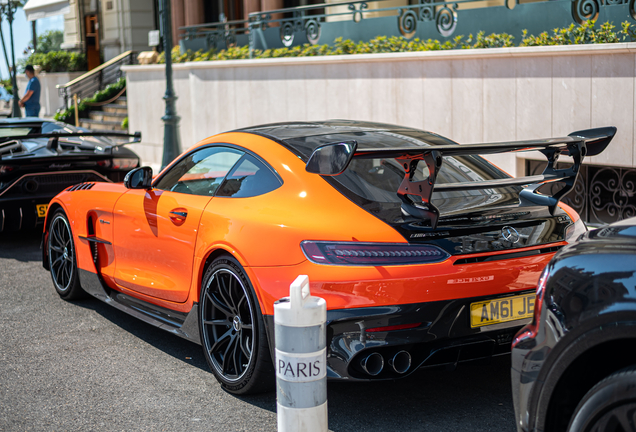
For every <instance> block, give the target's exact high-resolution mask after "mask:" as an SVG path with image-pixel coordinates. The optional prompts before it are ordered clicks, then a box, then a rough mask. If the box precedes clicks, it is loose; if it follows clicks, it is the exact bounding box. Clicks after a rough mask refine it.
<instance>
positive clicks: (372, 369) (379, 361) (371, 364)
mask: <svg viewBox="0 0 636 432" xmlns="http://www.w3.org/2000/svg"><path fill="white" fill-rule="evenodd" d="M360 366H361V367H362V370H364V371H365V372H366V373H368V374H369V375H371V376H376V375H378V374H379V373H380V372H382V369H384V357H382V355H381V354H379V353H377V352H376V353H371V354H369V355H368V356H366V357H364V358H363V359H362V360H361V361H360Z"/></svg>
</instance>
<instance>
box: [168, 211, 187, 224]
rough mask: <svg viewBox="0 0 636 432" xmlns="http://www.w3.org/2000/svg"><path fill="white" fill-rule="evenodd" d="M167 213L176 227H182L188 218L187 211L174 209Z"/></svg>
mask: <svg viewBox="0 0 636 432" xmlns="http://www.w3.org/2000/svg"><path fill="white" fill-rule="evenodd" d="M169 213H170V221H171V222H172V223H173V224H175V225H177V226H180V225H183V224H184V223H185V220H186V218H187V217H188V211H187V210H186V209H184V208H176V209H173V210H171V211H170V212H169Z"/></svg>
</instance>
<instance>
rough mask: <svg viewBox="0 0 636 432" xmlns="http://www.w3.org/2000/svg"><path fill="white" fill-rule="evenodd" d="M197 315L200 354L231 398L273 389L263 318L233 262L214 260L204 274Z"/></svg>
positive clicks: (243, 278)
mask: <svg viewBox="0 0 636 432" xmlns="http://www.w3.org/2000/svg"><path fill="white" fill-rule="evenodd" d="M199 314H200V315H199V329H200V333H201V342H202V343H201V345H203V353H204V355H205V358H206V360H207V362H208V365H209V366H210V369H211V370H212V373H214V376H215V377H216V378H217V380H218V381H219V382H220V383H221V385H222V387H223V388H224V389H226V390H227V391H229V392H230V393H234V394H249V393H259V392H263V391H268V390H270V389H271V388H273V383H274V371H273V366H272V361H271V356H270V353H269V349H268V345H267V336H266V334H265V327H264V324H263V316H262V314H261V311H260V307H259V305H258V303H257V300H256V297H255V296H254V295H253V290H252V286H251V284H250V282H249V280H248V279H247V276H246V275H245V272H244V271H243V269H242V268H241V266H240V264H239V263H238V262H236V260H234V259H233V258H232V257H229V256H228V257H225V256H223V257H221V258H217V259H216V260H215V261H214V262H213V263H212V264H211V265H210V267H209V268H208V269H207V271H206V273H205V276H204V277H203V284H202V287H201V298H200V303H199Z"/></svg>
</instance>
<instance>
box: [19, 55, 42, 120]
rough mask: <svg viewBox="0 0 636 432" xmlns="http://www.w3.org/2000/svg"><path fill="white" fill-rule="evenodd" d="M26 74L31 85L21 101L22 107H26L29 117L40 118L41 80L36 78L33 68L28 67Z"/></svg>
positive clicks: (25, 69) (25, 70)
mask: <svg viewBox="0 0 636 432" xmlns="http://www.w3.org/2000/svg"><path fill="white" fill-rule="evenodd" d="M24 72H26V76H27V78H28V79H29V83H28V84H27V87H26V92H25V93H24V96H23V97H22V99H20V106H21V107H24V110H25V111H26V116H27V117H38V116H39V115H40V80H39V79H37V78H36V76H35V71H34V70H33V66H31V65H27V66H26V67H25V68H24Z"/></svg>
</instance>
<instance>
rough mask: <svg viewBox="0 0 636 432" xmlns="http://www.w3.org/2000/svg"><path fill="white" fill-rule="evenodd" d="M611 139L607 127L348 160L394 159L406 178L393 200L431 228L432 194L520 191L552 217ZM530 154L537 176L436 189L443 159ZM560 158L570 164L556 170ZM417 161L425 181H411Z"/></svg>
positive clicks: (358, 153)
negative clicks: (554, 186)
mask: <svg viewBox="0 0 636 432" xmlns="http://www.w3.org/2000/svg"><path fill="white" fill-rule="evenodd" d="M615 134H616V128H615V127H613V126H610V127H602V128H595V129H587V130H581V131H577V132H572V133H571V134H569V135H568V136H567V137H560V138H549V139H540V140H530V141H513V142H500V143H482V144H463V145H445V146H431V147H423V148H413V147H410V148H382V149H360V148H356V150H355V152H354V154H353V158H373V159H375V158H395V159H396V160H397V161H398V162H399V163H401V164H402V167H403V168H404V171H405V177H404V179H403V180H402V183H401V184H400V187H399V188H398V191H397V195H398V196H399V197H400V199H401V200H402V209H403V210H404V211H405V212H406V213H408V214H409V215H411V216H413V217H415V218H418V219H423V220H429V221H430V224H431V226H432V227H433V228H435V227H436V226H437V222H438V220H439V210H438V209H437V208H436V207H435V206H434V205H433V204H432V203H431V197H432V195H433V190H436V191H440V192H442V191H461V190H474V189H490V188H501V187H507V186H525V188H524V189H523V190H522V191H521V193H520V194H519V198H520V200H521V204H520V205H521V206H528V205H539V206H546V207H548V209H549V210H550V212H551V213H552V214H554V211H555V210H556V207H557V205H558V203H559V201H560V200H561V199H562V198H563V197H564V196H565V195H566V194H567V193H569V192H570V191H571V190H572V188H573V187H574V184H575V183H576V179H577V176H578V174H579V170H580V167H581V164H582V163H583V159H584V158H585V157H586V156H595V155H597V154H599V153H601V152H602V151H603V150H605V148H606V147H607V146H608V144H609V143H610V141H611V140H612V138H613V137H614V135H615ZM533 150H537V151H539V152H541V153H542V154H543V155H544V156H545V157H546V159H547V162H548V163H547V165H546V167H545V169H544V170H543V172H542V173H541V174H540V175H535V176H528V177H520V178H506V179H496V180H486V181H475V182H464V183H451V184H444V185H437V186H436V185H435V181H436V178H437V174H438V172H439V170H440V168H441V167H442V163H443V157H444V156H465V155H486V154H498V153H508V152H523V151H533ZM561 155H564V156H570V157H571V158H572V162H573V164H572V166H570V167H568V168H562V169H557V168H556V163H557V160H558V159H559V156H561ZM420 161H424V162H425V163H426V166H427V167H428V172H429V175H428V178H426V179H424V180H421V181H413V176H414V174H415V171H416V169H417V165H418V163H419V162H420ZM553 182H558V183H562V184H563V185H564V187H563V188H561V189H560V190H559V191H557V192H556V193H554V194H553V195H543V194H540V193H539V192H538V189H539V188H540V187H541V186H543V185H544V184H546V183H553ZM413 196H418V197H420V198H421V203H420V202H417V201H414V200H413V198H412V197H413Z"/></svg>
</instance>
